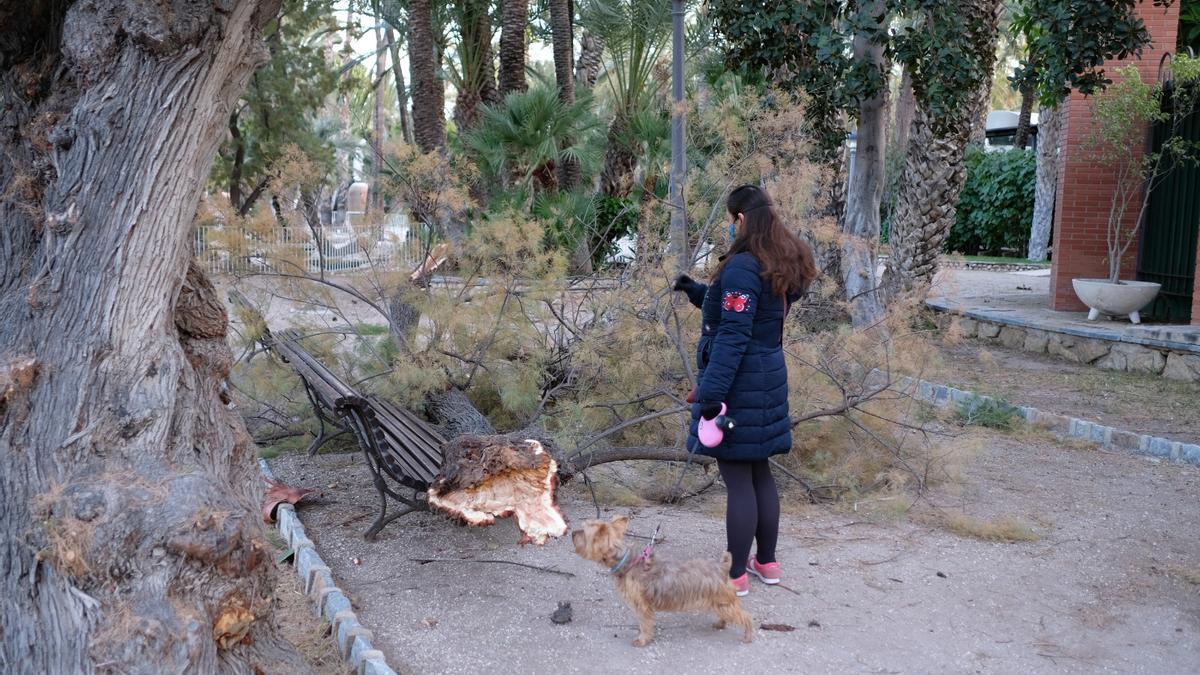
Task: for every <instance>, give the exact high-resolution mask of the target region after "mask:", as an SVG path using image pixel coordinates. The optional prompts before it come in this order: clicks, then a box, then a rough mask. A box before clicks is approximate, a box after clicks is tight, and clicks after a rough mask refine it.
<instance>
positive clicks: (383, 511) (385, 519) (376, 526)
mask: <svg viewBox="0 0 1200 675" xmlns="http://www.w3.org/2000/svg"><path fill="white" fill-rule="evenodd" d="M379 502H380V504H379V517H378V518H376V519H375V522H373V523H371V526H370V527H368V528H367V531H366V532H364V533H363V539H366V540H367V541H374V540H375V537H376V536H377V535H378V534H379V531H380V530H382V529H383V528H385V527H387V524H388V523H390V522H392V521H393V520H395V519H397V518H399V517H400V516H406V515H408V514H410V513H412V512H413V511H416V510H417V509H416V507H413V506H405V507H404V508H403V509H401V510H399V511H396V512H395V513H392V514H390V515H389V514H388V512H387V495H385V494H384V493H382V492H380V493H379Z"/></svg>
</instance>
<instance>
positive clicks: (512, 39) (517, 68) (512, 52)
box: [500, 0, 529, 98]
mask: <svg viewBox="0 0 1200 675" xmlns="http://www.w3.org/2000/svg"><path fill="white" fill-rule="evenodd" d="M502 3H503V9H502V13H501V17H500V96H501V98H503V97H505V96H507V95H508V94H509V93H510V92H514V91H525V90H526V89H527V88H528V87H529V85H528V84H527V83H526V82H525V30H526V28H527V26H526V24H527V23H528V22H529V0H502Z"/></svg>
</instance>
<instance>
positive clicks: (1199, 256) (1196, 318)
mask: <svg viewBox="0 0 1200 675" xmlns="http://www.w3.org/2000/svg"><path fill="white" fill-rule="evenodd" d="M1198 239H1200V238H1198ZM1193 283H1194V284H1195V286H1193V288H1192V325H1193V326H1200V241H1197V242H1196V276H1195V277H1194V281H1193Z"/></svg>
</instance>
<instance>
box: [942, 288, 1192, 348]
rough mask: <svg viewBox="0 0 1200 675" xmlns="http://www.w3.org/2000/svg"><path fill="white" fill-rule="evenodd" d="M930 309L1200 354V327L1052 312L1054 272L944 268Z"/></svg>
mask: <svg viewBox="0 0 1200 675" xmlns="http://www.w3.org/2000/svg"><path fill="white" fill-rule="evenodd" d="M926 303H927V304H928V305H930V306H931V307H934V308H936V309H941V310H944V311H952V312H955V313H957V314H962V315H964V316H968V317H971V318H975V319H983V320H985V321H991V322H993V323H1000V324H1008V325H1013V326H1020V327H1022V328H1039V329H1042V330H1048V331H1054V332H1057V333H1066V334H1068V335H1077V336H1080V337H1087V338H1096V339H1100V340H1107V341H1110V342H1126V343H1131V344H1140V345H1144V346H1147V347H1157V348H1161V349H1172V350H1175V351H1181V352H1194V353H1197V354H1200V326H1181V325H1166V324H1141V325H1134V324H1131V323H1129V322H1128V321H1126V320H1115V319H1114V320H1105V319H1101V320H1099V321H1088V320H1087V312H1060V311H1055V310H1052V309H1050V270H1048V269H1047V270H1035V271H1030V272H986V271H979V270H961V269H943V270H942V271H940V272H938V275H937V277H936V278H935V279H934V285H933V290H932V291H931V293H930V297H929V299H928V300H927V301H926Z"/></svg>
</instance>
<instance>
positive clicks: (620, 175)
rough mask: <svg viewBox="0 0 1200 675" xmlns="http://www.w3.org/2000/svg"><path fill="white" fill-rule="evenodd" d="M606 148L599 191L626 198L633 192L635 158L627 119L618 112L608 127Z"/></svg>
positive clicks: (622, 113) (623, 114)
mask: <svg viewBox="0 0 1200 675" xmlns="http://www.w3.org/2000/svg"><path fill="white" fill-rule="evenodd" d="M607 142H608V146H607V148H606V149H605V151H604V168H603V169H602V170H601V172H600V191H601V192H602V193H604V194H605V195H606V196H608V197H620V198H624V197H628V196H629V194H630V193H632V192H633V169H634V167H635V166H636V165H637V156H636V155H635V154H634V151H633V139H632V138H631V133H630V129H629V117H628V116H627V115H626V114H625V113H624V112H623V111H620V110H618V111H617V115H616V117H614V118H613V121H612V122H611V123H610V124H609V125H608V139H607Z"/></svg>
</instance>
